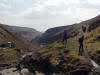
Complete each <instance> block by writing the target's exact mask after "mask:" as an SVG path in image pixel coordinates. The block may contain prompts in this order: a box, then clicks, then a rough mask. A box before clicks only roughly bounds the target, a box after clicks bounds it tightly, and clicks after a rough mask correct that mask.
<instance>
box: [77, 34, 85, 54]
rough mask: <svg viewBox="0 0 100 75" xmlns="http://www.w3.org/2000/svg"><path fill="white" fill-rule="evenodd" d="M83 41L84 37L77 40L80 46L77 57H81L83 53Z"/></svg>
mask: <svg viewBox="0 0 100 75" xmlns="http://www.w3.org/2000/svg"><path fill="white" fill-rule="evenodd" d="M83 41H84V35H83V36H81V37H80V38H79V40H78V42H79V44H80V46H79V55H81V56H82V54H83V51H84V48H83Z"/></svg>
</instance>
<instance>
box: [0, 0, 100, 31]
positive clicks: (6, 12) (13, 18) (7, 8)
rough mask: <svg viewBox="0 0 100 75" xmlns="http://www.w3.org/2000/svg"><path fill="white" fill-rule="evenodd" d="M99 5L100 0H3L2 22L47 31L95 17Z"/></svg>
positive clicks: (99, 9) (99, 11)
mask: <svg viewBox="0 0 100 75" xmlns="http://www.w3.org/2000/svg"><path fill="white" fill-rule="evenodd" d="M99 5H100V1H99V0H2V2H0V22H2V23H5V24H9V25H19V26H26V27H33V28H36V29H37V30H39V31H45V30H46V29H48V28H51V27H56V26H62V25H70V24H73V23H79V22H81V21H84V20H87V19H90V18H93V17H95V16H97V15H99V14H100V8H99V7H98V6H99Z"/></svg>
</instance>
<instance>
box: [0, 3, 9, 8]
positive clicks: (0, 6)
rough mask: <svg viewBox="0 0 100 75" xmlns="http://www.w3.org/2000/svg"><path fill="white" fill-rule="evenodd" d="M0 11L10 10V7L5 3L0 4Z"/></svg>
mask: <svg viewBox="0 0 100 75" xmlns="http://www.w3.org/2000/svg"><path fill="white" fill-rule="evenodd" d="M0 9H11V6H10V5H7V4H5V3H0Z"/></svg>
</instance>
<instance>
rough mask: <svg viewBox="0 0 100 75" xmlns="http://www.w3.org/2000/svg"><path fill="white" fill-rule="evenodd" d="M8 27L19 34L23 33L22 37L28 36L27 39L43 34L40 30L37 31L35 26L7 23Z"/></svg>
mask: <svg viewBox="0 0 100 75" xmlns="http://www.w3.org/2000/svg"><path fill="white" fill-rule="evenodd" d="M5 26H6V27H7V28H8V29H10V30H11V31H13V32H15V33H16V34H18V35H21V36H22V37H24V38H26V39H27V40H29V41H31V40H32V39H34V38H35V37H36V36H39V35H41V33H40V32H39V31H36V30H35V29H33V28H27V27H18V26H8V25H5Z"/></svg>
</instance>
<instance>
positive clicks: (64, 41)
mask: <svg viewBox="0 0 100 75" xmlns="http://www.w3.org/2000/svg"><path fill="white" fill-rule="evenodd" d="M67 38H68V35H67V31H66V30H64V32H63V40H62V42H63V44H64V45H65V47H66V44H67Z"/></svg>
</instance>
